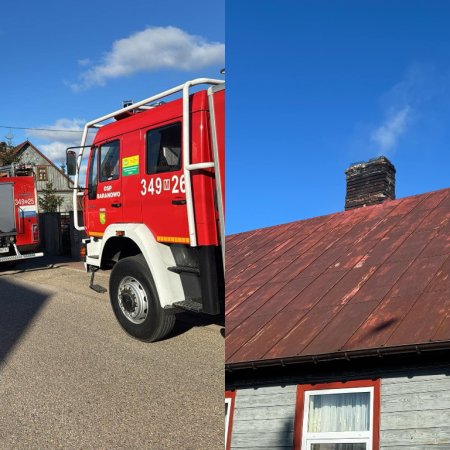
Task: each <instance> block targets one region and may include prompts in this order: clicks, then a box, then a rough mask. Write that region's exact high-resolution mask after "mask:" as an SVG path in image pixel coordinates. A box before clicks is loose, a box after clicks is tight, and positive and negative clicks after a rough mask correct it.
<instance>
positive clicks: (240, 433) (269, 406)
mask: <svg viewBox="0 0 450 450" xmlns="http://www.w3.org/2000/svg"><path fill="white" fill-rule="evenodd" d="M295 401H296V386H295V385H293V386H286V387H281V386H275V387H262V388H258V389H240V390H238V391H237V392H236V398H235V409H234V418H233V437H232V439H231V448H232V449H259V450H260V449H271V450H278V449H291V448H292V443H293V431H294V417H295Z"/></svg>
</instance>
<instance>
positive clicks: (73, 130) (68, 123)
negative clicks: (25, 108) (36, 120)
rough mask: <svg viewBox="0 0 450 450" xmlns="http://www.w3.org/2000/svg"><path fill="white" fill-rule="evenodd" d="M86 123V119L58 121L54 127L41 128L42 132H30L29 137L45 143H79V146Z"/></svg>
mask: <svg viewBox="0 0 450 450" xmlns="http://www.w3.org/2000/svg"><path fill="white" fill-rule="evenodd" d="M85 123H86V121H85V120H84V119H57V120H56V121H55V123H53V124H52V125H42V126H40V127H39V128H42V130H30V131H29V135H30V136H31V137H35V138H38V139H43V140H45V141H59V142H64V143H68V144H72V143H73V142H77V143H78V145H79V142H80V140H81V135H82V132H83V127H84V124H85ZM74 145H77V144H74Z"/></svg>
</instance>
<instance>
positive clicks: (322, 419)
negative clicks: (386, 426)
mask: <svg viewBox="0 0 450 450" xmlns="http://www.w3.org/2000/svg"><path fill="white" fill-rule="evenodd" d="M369 426H370V393H369V392H349V393H345V394H344V393H343V394H318V395H311V396H310V397H309V420H308V431H309V432H310V433H326V432H345V431H368V430H369Z"/></svg>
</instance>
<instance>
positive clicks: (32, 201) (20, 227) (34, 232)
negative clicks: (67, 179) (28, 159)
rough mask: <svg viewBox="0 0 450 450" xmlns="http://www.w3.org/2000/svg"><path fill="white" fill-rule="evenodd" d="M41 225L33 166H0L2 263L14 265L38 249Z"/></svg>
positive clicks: (33, 254)
mask: <svg viewBox="0 0 450 450" xmlns="http://www.w3.org/2000/svg"><path fill="white" fill-rule="evenodd" d="M38 248H39V224H38V202H37V192H36V180H35V178H34V174H33V167H32V166H31V165H25V164H12V165H8V166H3V167H0V264H1V265H6V264H8V265H14V264H15V263H16V262H18V261H20V260H24V259H28V258H35V257H39V256H43V253H42V252H38V251H37V250H38Z"/></svg>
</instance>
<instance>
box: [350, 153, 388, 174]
mask: <svg viewBox="0 0 450 450" xmlns="http://www.w3.org/2000/svg"><path fill="white" fill-rule="evenodd" d="M379 163H381V164H387V165H388V166H390V169H391V170H393V172H394V173H396V170H395V167H394V165H393V164H392V162H391V161H390V160H389V159H388V158H387V157H386V156H384V155H380V156H377V157H375V158H370V159H369V160H368V161H358V162H354V163H351V164H350V166H349V167H348V168H347V169H346V170H345V173H347V172H350V171H353V170H356V169H360V168H363V167H366V166H368V165H375V164H379Z"/></svg>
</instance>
